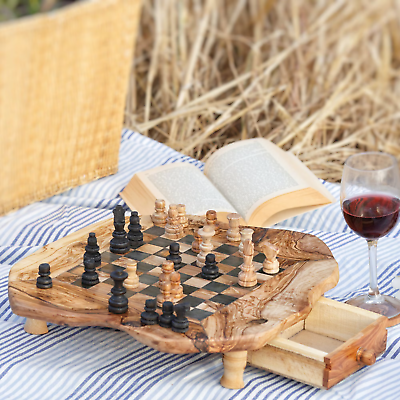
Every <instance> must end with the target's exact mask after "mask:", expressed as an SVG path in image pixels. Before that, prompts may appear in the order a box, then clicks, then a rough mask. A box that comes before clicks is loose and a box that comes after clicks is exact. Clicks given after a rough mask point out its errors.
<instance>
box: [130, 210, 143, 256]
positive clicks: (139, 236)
mask: <svg viewBox="0 0 400 400" xmlns="http://www.w3.org/2000/svg"><path fill="white" fill-rule="evenodd" d="M129 222H130V224H129V225H128V230H129V232H128V240H129V246H130V247H131V248H133V249H136V248H138V247H139V246H141V245H142V244H143V233H142V226H141V225H140V218H139V214H138V212H137V211H132V213H131V217H130V219H129Z"/></svg>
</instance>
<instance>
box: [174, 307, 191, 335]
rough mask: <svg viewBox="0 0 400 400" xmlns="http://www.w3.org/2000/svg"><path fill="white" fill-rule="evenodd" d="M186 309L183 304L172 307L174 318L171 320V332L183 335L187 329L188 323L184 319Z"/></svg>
mask: <svg viewBox="0 0 400 400" xmlns="http://www.w3.org/2000/svg"><path fill="white" fill-rule="evenodd" d="M186 310H187V307H186V305H185V304H177V305H175V307H174V311H175V314H176V317H174V318H172V324H171V325H172V330H173V331H174V332H178V333H185V332H186V331H187V330H188V329H189V321H188V319H187V318H186Z"/></svg>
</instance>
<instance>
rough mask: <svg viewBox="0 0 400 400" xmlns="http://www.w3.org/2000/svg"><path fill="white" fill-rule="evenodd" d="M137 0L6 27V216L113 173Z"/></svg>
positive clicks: (0, 151)
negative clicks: (26, 205)
mask: <svg viewBox="0 0 400 400" xmlns="http://www.w3.org/2000/svg"><path fill="white" fill-rule="evenodd" d="M139 5H140V2H139V1H137V0H92V1H85V2H82V3H77V4H76V5H74V6H70V7H66V8H64V9H62V10H60V11H56V12H53V13H50V14H48V15H47V14H42V15H38V16H35V17H29V18H22V19H20V20H18V21H16V22H10V23H4V24H2V26H1V27H0V159H1V170H0V215H1V214H2V213H4V212H7V211H10V210H12V209H14V208H18V207H21V206H23V205H25V204H28V203H31V202H33V201H36V200H41V199H43V198H45V197H48V196H50V195H52V194H55V193H59V192H61V191H64V190H65V189H67V188H70V187H73V186H76V185H79V184H82V183H85V182H89V181H91V180H93V179H96V178H99V177H102V176H105V175H109V174H111V173H114V172H116V170H117V167H118V150H119V143H120V135H121V128H122V124H123V113H124V105H125V98H126V92H127V85H128V77H129V70H130V64H131V60H132V56H133V53H132V51H133V44H134V41H135V40H134V39H135V34H136V28H137V23H138V20H139V15H140V7H139Z"/></svg>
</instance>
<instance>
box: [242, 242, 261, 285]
mask: <svg viewBox="0 0 400 400" xmlns="http://www.w3.org/2000/svg"><path fill="white" fill-rule="evenodd" d="M253 255H254V243H253V242H252V241H251V240H246V241H245V242H244V243H243V264H242V265H241V266H240V269H241V272H239V275H238V278H239V282H238V283H239V285H240V286H243V287H252V286H255V285H257V275H256V270H255V268H254V265H253Z"/></svg>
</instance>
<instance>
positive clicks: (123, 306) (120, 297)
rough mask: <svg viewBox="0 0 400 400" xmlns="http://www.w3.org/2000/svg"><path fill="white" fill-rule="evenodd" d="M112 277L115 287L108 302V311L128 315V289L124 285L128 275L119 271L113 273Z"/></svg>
mask: <svg viewBox="0 0 400 400" xmlns="http://www.w3.org/2000/svg"><path fill="white" fill-rule="evenodd" d="M110 277H111V278H112V279H113V281H114V287H113V288H112V289H111V293H112V296H111V297H110V298H109V300H108V311H110V312H112V313H113V314H123V313H126V312H127V311H128V299H127V298H126V296H125V293H126V289H125V287H124V286H123V283H124V280H125V279H126V278H127V277H128V274H127V273H126V272H125V271H124V270H117V271H113V272H111V274H110Z"/></svg>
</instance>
